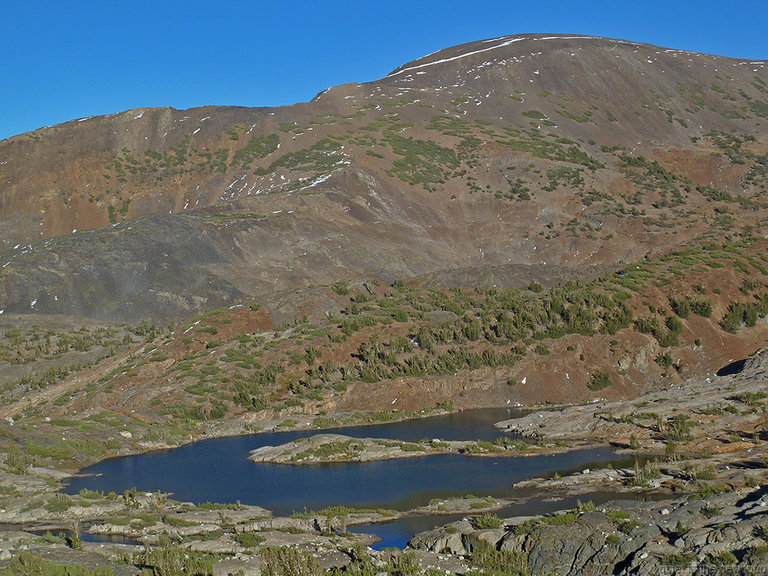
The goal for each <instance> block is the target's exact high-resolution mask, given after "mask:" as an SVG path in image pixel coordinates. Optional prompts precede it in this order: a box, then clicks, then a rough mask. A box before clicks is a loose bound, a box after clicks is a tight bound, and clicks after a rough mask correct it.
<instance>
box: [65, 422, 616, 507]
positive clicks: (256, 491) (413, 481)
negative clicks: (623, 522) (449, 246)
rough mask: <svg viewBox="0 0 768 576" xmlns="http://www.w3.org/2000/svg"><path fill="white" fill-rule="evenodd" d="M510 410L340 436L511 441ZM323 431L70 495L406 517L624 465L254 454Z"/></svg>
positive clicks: (148, 469)
mask: <svg viewBox="0 0 768 576" xmlns="http://www.w3.org/2000/svg"><path fill="white" fill-rule="evenodd" d="M516 415H517V414H515V413H514V412H512V411H508V410H476V411H465V412H462V413H459V414H454V415H450V416H441V417H433V418H423V419H419V420H411V421H406V422H398V423H390V424H382V425H375V426H360V427H355V428H344V429H341V430H338V431H339V432H341V433H343V434H347V435H349V436H359V437H360V436H362V437H375V438H395V439H400V440H416V439H421V438H443V439H485V440H492V439H495V438H497V437H499V436H500V435H501V434H500V433H499V432H498V431H497V430H495V429H494V428H493V427H492V423H493V422H497V421H499V420H503V419H507V418H510V417H514V416H516ZM313 433H314V432H307V431H303V432H296V431H294V432H279V433H269V434H256V435H252V436H244V437H235V438H218V439H211V440H204V441H200V442H197V443H195V444H190V445H187V446H183V447H181V448H177V449H175V450H169V451H162V452H152V453H149V454H142V455H138V456H129V457H125V458H117V459H112V460H105V461H103V462H100V463H99V464H96V465H95V466H92V467H90V468H88V469H85V470H83V471H82V472H83V473H84V474H92V475H93V476H82V477H78V478H74V479H72V481H71V482H70V483H69V485H68V487H67V488H66V491H67V492H68V493H70V494H73V493H77V492H79V491H80V490H81V489H83V488H88V489H91V490H103V491H104V492H109V491H114V492H117V493H121V492H122V491H124V490H126V489H130V488H133V487H135V488H137V489H139V490H140V491H148V492H154V491H156V490H160V491H163V492H171V493H172V494H173V498H175V499H177V500H182V501H192V502H197V503H200V502H208V501H210V502H221V503H234V502H238V501H239V502H241V503H243V504H254V505H258V506H263V507H265V508H268V509H270V510H272V511H273V512H275V513H277V514H280V515H284V514H290V513H291V512H294V511H303V510H305V509H308V510H312V509H314V510H318V509H320V508H324V507H327V506H331V505H336V504H344V505H347V506H355V507H366V508H370V507H374V508H378V507H386V508H397V509H406V508H411V507H414V506H419V505H423V504H426V503H427V502H429V500H430V499H431V498H441V497H448V496H455V495H462V494H467V493H475V494H478V495H493V496H503V495H505V494H508V493H509V492H510V490H511V488H512V485H513V484H514V483H515V482H518V481H520V480H523V479H526V478H531V477H534V476H541V475H546V474H551V473H554V472H555V471H559V472H564V471H570V470H580V469H581V468H585V467H594V466H595V464H597V463H607V462H617V461H620V460H621V459H622V457H620V456H617V455H615V454H613V453H612V452H611V451H609V450H606V449H602V450H582V451H577V452H571V453H568V454H560V455H554V456H535V457H523V458H469V457H465V456H459V455H443V456H426V457H421V458H407V459H399V460H387V461H381V462H367V463H344V464H324V465H312V466H290V465H279V464H256V463H254V462H252V461H250V460H248V454H249V452H250V451H251V450H253V449H255V448H258V447H260V446H265V445H276V444H282V443H284V442H288V441H290V440H294V439H296V438H300V437H306V436H310V435H312V434H313Z"/></svg>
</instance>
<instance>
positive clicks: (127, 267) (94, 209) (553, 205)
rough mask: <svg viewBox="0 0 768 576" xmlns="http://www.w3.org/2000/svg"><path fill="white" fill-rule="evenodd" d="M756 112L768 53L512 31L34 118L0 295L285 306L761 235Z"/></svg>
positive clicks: (585, 265) (764, 144) (766, 142)
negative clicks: (306, 75) (385, 68)
mask: <svg viewBox="0 0 768 576" xmlns="http://www.w3.org/2000/svg"><path fill="white" fill-rule="evenodd" d="M767 123H768V71H767V70H766V63H765V62H762V61H761V62H751V61H740V60H734V59H729V58H723V57H718V56H709V55H702V54H693V53H688V52H682V51H679V50H670V49H663V48H658V47H655V46H649V45H644V44H637V43H632V42H626V41H621V40H610V39H604V38H594V37H586V36H552V35H550V36H547V35H524V36H511V37H504V38H497V39H492V40H485V41H481V42H474V43H470V44H465V45H462V46H457V47H453V48H449V49H446V50H442V51H440V52H436V53H434V54H431V55H429V56H426V57H424V58H422V59H419V60H416V61H414V62H410V63H408V64H405V65H403V66H402V67H400V68H398V69H397V70H394V71H393V72H392V73H390V74H389V75H387V76H386V77H384V78H382V79H380V80H377V81H374V82H370V83H366V84H346V85H342V86H338V87H334V88H331V89H329V90H326V91H325V92H323V93H321V94H318V96H317V97H315V98H314V99H313V100H312V101H311V102H308V103H302V104H297V105H294V106H286V107H280V108H274V109H267V108H260V109H249V108H237V107H203V108H196V109H191V110H185V111H178V110H173V109H170V108H163V109H135V110H130V111H127V112H122V113H118V114H112V115H109V116H103V117H93V118H85V119H80V120H77V121H72V122H68V123H66V124H62V125H59V126H54V127H50V128H43V129H40V130H37V131H34V132H31V133H28V134H22V135H20V136H15V137H13V138H9V139H6V140H4V141H2V142H0V182H2V184H0V199H1V200H0V227H1V228H2V230H3V235H2V239H1V241H0V310H4V311H5V313H6V314H11V313H14V314H30V313H34V314H63V315H77V316H85V317H91V318H98V319H102V320H105V321H106V320H108V321H115V320H119V321H128V322H138V321H140V320H144V319H148V320H155V321H162V322H168V321H178V320H181V319H184V318H188V317H191V316H193V315H194V314H198V313H201V312H205V311H208V310H211V309H214V308H217V307H220V306H224V305H231V304H234V303H237V302H240V301H242V300H244V299H247V298H253V299H255V300H256V301H258V302H261V303H264V304H265V305H268V306H269V307H270V309H272V310H274V311H275V315H276V316H275V318H276V319H278V320H290V319H292V318H296V317H301V316H302V315H304V314H308V315H310V316H312V315H316V314H318V313H322V312H330V311H331V310H332V309H333V307H334V306H335V304H333V302H331V301H329V300H328V298H327V297H326V296H323V295H319V294H316V295H315V296H312V297H308V296H307V295H306V294H305V295H304V296H302V297H300V298H297V297H296V296H295V290H297V289H304V290H309V291H310V292H312V287H313V286H317V285H326V286H328V285H330V284H332V283H334V282H337V281H345V282H362V281H368V280H370V279H373V278H376V279H379V280H380V281H382V282H384V283H392V282H393V281H395V280H398V279H413V280H414V281H416V282H421V283H422V285H424V286H443V287H451V286H461V285H470V284H472V285H486V286H491V285H498V286H503V287H510V286H523V285H527V284H528V283H530V282H531V281H532V280H537V281H539V282H542V283H544V284H545V285H550V284H553V283H556V282H561V281H566V280H568V279H585V278H590V277H594V276H596V275H598V274H602V273H604V272H605V271H607V270H612V269H614V268H615V267H616V266H618V265H619V264H620V263H621V262H628V261H634V260H638V259H642V258H644V257H653V256H657V255H661V254H664V253H665V252H667V251H668V250H670V249H672V248H674V247H681V246H685V245H687V244H688V243H689V242H691V241H692V240H694V239H698V240H701V239H706V238H710V239H717V240H721V239H724V238H730V239H739V238H741V237H743V236H744V235H745V232H746V234H747V235H751V234H762V233H764V223H763V222H764V216H765V203H764V195H765V192H766V188H765V187H766V171H767V170H768V155H767V154H766V153H767V152H768V137H767V134H766V130H767V129H766V124H767ZM280 310H284V312H280Z"/></svg>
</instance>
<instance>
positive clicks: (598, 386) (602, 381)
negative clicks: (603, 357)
mask: <svg viewBox="0 0 768 576" xmlns="http://www.w3.org/2000/svg"><path fill="white" fill-rule="evenodd" d="M609 386H613V379H612V378H611V375H610V374H608V373H607V372H595V373H594V374H592V378H590V380H589V384H587V387H588V388H589V389H590V390H592V391H594V392H597V391H598V390H603V389H605V388H608V387H609Z"/></svg>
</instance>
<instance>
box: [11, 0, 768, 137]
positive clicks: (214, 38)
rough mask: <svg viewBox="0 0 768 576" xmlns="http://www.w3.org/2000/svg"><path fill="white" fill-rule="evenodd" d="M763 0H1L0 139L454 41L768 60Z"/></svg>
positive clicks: (260, 98) (308, 90) (349, 70)
mask: <svg viewBox="0 0 768 576" xmlns="http://www.w3.org/2000/svg"><path fill="white" fill-rule="evenodd" d="M766 30H768V4H766V2H765V0H759V1H758V0H755V1H753V0H743V1H739V0H698V1H690V0H679V1H678V0H665V1H657V0H645V1H642V2H638V1H633V2H630V1H625V0H612V1H602V0H600V1H592V2H588V1H578V0H568V1H565V0H558V1H555V0H541V1H537V0H525V1H518V0H507V1H495V0H487V1H484V0H475V1H470V0H463V1H453V0H444V1H435V0H408V1H402V0H387V1H378V2H373V1H365V0H355V1H353V0H349V1H345V0H327V1H324V2H310V1H307V2H298V1H291V0H285V1H275V2H266V1H261V0H258V1H257V0H253V1H250V2H246V1H240V0H237V1H227V0H221V1H220V2H211V1H210V0H207V1H201V0H184V1H177V0H170V1H163V0H154V1H152V2H150V1H146V0H132V1H131V2H128V1H125V0H124V1H121V2H118V1H115V0H99V1H96V0H80V1H78V0H72V1H70V2H65V1H62V0H56V1H50V0H40V1H35V0H5V1H4V2H2V3H0V104H1V105H2V110H3V113H2V114H1V115H0V139H3V138H7V137H9V136H12V135H14V134H19V133H22V132H27V131H30V130H34V129H36V128H39V127H41V126H45V125H51V124H57V123H59V122H65V121H67V120H72V119H75V118H81V117H84V116H93V115H98V114H109V113H112V112H119V111H122V110H127V109H130V108H136V107H140V106H173V107H174V108H189V107H193V106H202V105H206V104H222V105H240V106H278V105H284V104H293V103H295V102H302V101H306V100H309V99H311V98H312V97H313V96H314V95H315V94H317V93H318V92H320V91H321V90H324V89H325V88H328V87H329V86H334V85H336V84H343V83H346V82H365V81H369V80H375V79H377V78H380V77H382V76H384V75H386V74H387V73H388V72H390V71H391V70H393V69H394V68H396V67H398V66H400V65H401V64H404V63H405V62H408V61H410V60H414V59H416V58H419V57H420V56H423V55H425V54H428V53H430V52H433V51H435V50H439V49H441V48H446V47H449V46H453V45H456V44H461V43H464V42H470V41H473V40H480V39H485V38H493V37H496V36H504V35H507V34H522V33H531V32H552V33H571V34H589V35H598V36H608V37H612V38H623V39H627V40H634V41H638V42H648V43H651V44H657V45H660V46H664V47H669V48H678V49H684V50H691V51H696V52H707V53H711V54H719V55H722V56H732V57H737V58H743V59H761V60H763V59H768V34H766Z"/></svg>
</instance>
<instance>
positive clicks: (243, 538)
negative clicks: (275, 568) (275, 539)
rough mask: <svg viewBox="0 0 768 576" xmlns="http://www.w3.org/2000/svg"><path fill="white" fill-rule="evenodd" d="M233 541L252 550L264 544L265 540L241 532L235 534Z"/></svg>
mask: <svg viewBox="0 0 768 576" xmlns="http://www.w3.org/2000/svg"><path fill="white" fill-rule="evenodd" d="M234 540H235V542H237V543H238V544H240V546H243V547H244V548H254V547H255V546H258V545H259V544H261V543H262V542H264V541H265V540H266V538H264V536H262V535H261V534H256V533H255V532H241V533H240V534H235V536H234Z"/></svg>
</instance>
